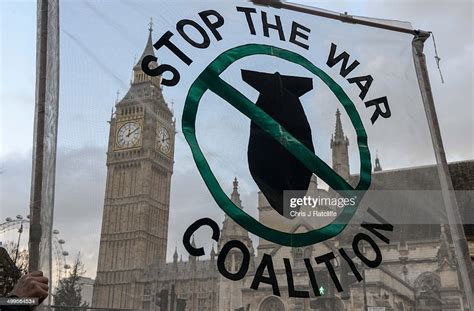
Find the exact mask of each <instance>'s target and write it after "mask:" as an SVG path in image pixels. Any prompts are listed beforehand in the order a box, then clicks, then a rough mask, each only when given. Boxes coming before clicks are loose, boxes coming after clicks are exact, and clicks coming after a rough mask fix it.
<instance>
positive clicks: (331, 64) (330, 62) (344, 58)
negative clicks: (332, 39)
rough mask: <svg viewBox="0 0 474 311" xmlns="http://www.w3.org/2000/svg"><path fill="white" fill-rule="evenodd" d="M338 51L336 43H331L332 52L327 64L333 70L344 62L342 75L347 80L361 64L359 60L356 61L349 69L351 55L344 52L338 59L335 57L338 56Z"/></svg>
mask: <svg viewBox="0 0 474 311" xmlns="http://www.w3.org/2000/svg"><path fill="white" fill-rule="evenodd" d="M336 49H337V45H335V44H334V43H331V52H330V53H329V57H328V61H327V62H326V64H327V65H328V66H329V67H330V68H332V67H334V66H335V65H336V64H337V63H339V62H340V61H341V60H342V66H341V71H340V74H341V76H342V77H344V78H345V77H346V76H347V75H348V74H349V73H351V72H352V70H354V69H355V68H356V67H357V66H359V65H360V63H359V62H358V61H357V60H355V61H354V62H353V63H352V64H351V65H350V66H349V67H347V63H348V62H349V58H350V55H349V54H347V52H343V53H342V54H339V55H338V56H337V57H334V56H335V55H336Z"/></svg>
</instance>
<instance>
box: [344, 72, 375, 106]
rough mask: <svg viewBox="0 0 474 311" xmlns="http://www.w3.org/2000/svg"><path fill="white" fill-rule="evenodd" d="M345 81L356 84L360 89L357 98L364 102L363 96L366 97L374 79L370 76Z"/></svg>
mask: <svg viewBox="0 0 474 311" xmlns="http://www.w3.org/2000/svg"><path fill="white" fill-rule="evenodd" d="M347 81H349V83H356V84H357V86H358V87H359V89H360V94H359V97H360V99H362V100H364V99H365V96H367V92H368V91H369V89H370V86H371V85H372V82H373V81H374V79H373V78H372V76H370V75H369V76H363V77H355V78H350V79H347ZM363 82H365V83H363Z"/></svg>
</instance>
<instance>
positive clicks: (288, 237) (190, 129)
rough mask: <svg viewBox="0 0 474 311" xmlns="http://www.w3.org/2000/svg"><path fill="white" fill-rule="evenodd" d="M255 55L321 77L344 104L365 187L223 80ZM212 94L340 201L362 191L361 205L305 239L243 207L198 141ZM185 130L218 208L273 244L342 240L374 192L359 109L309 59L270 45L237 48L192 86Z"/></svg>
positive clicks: (215, 62)
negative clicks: (203, 104) (201, 115)
mask: <svg viewBox="0 0 474 311" xmlns="http://www.w3.org/2000/svg"><path fill="white" fill-rule="evenodd" d="M252 55H269V56H273V57H278V58H281V59H284V60H287V61H289V62H292V63H295V64H297V65H300V66H302V67H304V68H306V69H307V70H308V71H310V72H311V73H313V74H314V75H316V76H317V77H319V78H320V79H321V80H322V81H323V82H324V83H325V84H326V85H327V86H328V87H329V89H330V90H331V91H332V92H333V93H334V95H335V96H336V97H337V98H338V100H339V102H340V103H341V104H342V106H343V107H344V109H345V111H346V113H347V114H348V115H349V118H350V120H351V122H352V124H353V126H354V128H355V131H356V134H357V145H358V148H359V157H360V162H361V164H360V178H359V183H358V185H357V186H356V187H355V188H353V187H352V186H351V185H350V184H349V183H347V181H345V180H344V179H343V178H342V177H341V176H339V175H338V174H337V173H336V172H334V171H333V170H332V169H331V168H330V167H329V166H328V165H327V164H326V163H325V162H324V161H322V160H321V159H320V158H319V157H318V156H317V155H315V154H314V153H313V152H311V151H310V150H309V149H308V148H307V147H306V146H305V145H304V144H302V143H301V142H300V141H298V140H297V139H296V138H295V137H293V136H292V135H291V134H290V133H289V132H288V131H287V130H286V129H285V128H284V127H282V126H281V125H280V124H279V123H278V122H276V121H275V120H274V119H273V118H271V117H270V116H269V115H268V114H267V113H265V112H264V111H263V110H262V109H260V108H259V107H257V106H256V105H255V104H254V103H252V102H251V101H250V100H249V99H247V98H246V97H245V96H244V95H242V94H241V93H240V92H239V91H238V90H236V89H235V88H233V87H232V86H231V85H229V84H228V83H226V82H225V81H223V80H222V79H221V78H220V77H219V75H220V74H221V73H222V72H224V70H226V69H227V68H228V67H229V66H230V65H231V64H232V63H234V62H235V61H237V60H239V59H241V58H244V57H248V56H252ZM207 90H210V91H212V92H214V93H215V94H217V95H218V96H220V97H221V98H222V99H224V100H225V101H227V102H228V103H229V104H231V105H232V106H233V107H235V108H236V109H237V110H238V111H240V112H241V113H243V114H244V115H245V116H247V117H248V118H249V119H250V120H252V121H253V122H254V123H256V124H257V125H258V126H259V127H260V128H261V129H262V130H264V131H265V132H266V133H268V134H269V135H271V136H272V137H273V138H274V139H275V140H276V141H278V142H279V143H280V144H281V145H282V146H284V147H285V148H286V149H287V150H288V152H290V153H291V154H292V155H293V156H295V157H296V158H297V159H298V160H300V161H301V163H303V164H304V165H305V166H306V167H307V168H308V169H309V170H311V172H313V173H314V174H316V175H317V176H318V177H319V178H321V179H322V180H323V181H324V182H326V184H328V185H329V186H330V187H331V188H332V189H334V190H336V191H337V192H338V193H339V194H340V195H342V196H345V197H348V196H355V192H356V191H357V198H356V204H355V205H353V206H346V207H345V208H344V210H343V211H342V212H341V214H339V215H338V216H337V217H336V219H334V221H333V222H331V223H330V224H328V225H326V226H324V227H322V228H319V229H315V230H312V231H308V232H304V233H288V232H282V231H279V230H276V229H273V228H269V227H267V226H265V225H263V224H261V223H260V222H258V221H257V220H256V219H254V218H253V217H252V216H250V215H249V214H247V213H246V212H245V211H243V210H242V209H240V208H239V207H237V206H236V205H235V204H234V203H233V202H232V201H231V200H230V199H229V197H228V196H227V195H226V194H225V192H224V191H223V190H222V188H221V186H220V185H219V182H218V181H217V179H216V177H215V176H214V174H213V173H212V171H211V168H210V167H209V163H208V162H207V160H206V158H205V157H204V154H203V153H202V150H201V148H200V146H199V143H198V141H197V138H196V126H195V125H196V115H197V110H198V107H199V102H200V101H201V98H202V96H203V95H204V93H205V92H206V91H207ZM182 124H183V133H184V137H185V138H186V141H187V142H188V144H189V146H190V148H191V152H192V154H193V157H194V161H195V163H196V165H197V168H198V170H199V172H200V174H201V176H202V178H203V179H204V182H205V183H206V186H207V188H208V189H209V191H210V192H211V194H212V196H213V197H214V200H215V201H216V203H217V204H218V205H219V207H220V208H221V209H222V210H223V211H224V212H225V213H226V214H227V215H228V216H229V217H231V218H232V219H233V220H234V221H235V222H236V223H238V224H239V225H240V226H241V227H243V228H244V229H246V230H247V231H249V232H252V233H253V234H256V235H257V236H259V237H261V238H263V239H265V240H267V241H271V242H273V243H277V244H279V245H284V246H290V247H301V246H307V245H312V244H316V243H319V242H322V241H325V240H328V239H330V238H333V237H335V236H337V235H338V234H339V233H341V232H342V230H344V228H345V227H346V225H347V223H349V221H350V219H351V218H352V216H353V215H354V214H355V212H356V210H357V207H358V206H359V203H360V201H361V200H362V197H363V193H364V192H365V191H366V190H367V189H369V187H370V183H371V170H372V165H371V160H370V152H369V148H368V146H367V134H366V132H365V129H364V126H363V124H362V120H361V119H360V116H359V113H358V112H357V109H356V107H355V105H354V103H353V102H352V101H351V100H350V98H349V97H348V96H347V94H346V93H345V92H344V91H343V89H342V88H341V87H340V86H339V85H338V84H337V83H336V82H335V81H334V80H333V79H332V78H331V77H329V76H328V75H327V74H326V73H325V72H324V71H322V70H321V69H319V68H318V67H316V66H315V65H313V64H312V63H311V62H310V61H309V60H307V59H306V58H304V57H303V56H301V55H298V54H296V53H294V52H291V51H288V50H285V49H281V48H277V47H273V46H268V45H260V44H248V45H243V46H239V47H236V48H232V49H230V50H228V51H226V52H224V53H222V54H221V55H219V56H218V57H217V58H216V59H215V60H214V61H213V62H212V63H211V64H210V65H209V66H207V68H206V69H205V70H204V71H203V72H202V73H201V74H200V75H199V77H198V78H197V79H196V80H195V81H194V83H193V84H192V85H191V88H190V89H189V92H188V95H187V97H186V102H185V105H184V110H183V119H182Z"/></svg>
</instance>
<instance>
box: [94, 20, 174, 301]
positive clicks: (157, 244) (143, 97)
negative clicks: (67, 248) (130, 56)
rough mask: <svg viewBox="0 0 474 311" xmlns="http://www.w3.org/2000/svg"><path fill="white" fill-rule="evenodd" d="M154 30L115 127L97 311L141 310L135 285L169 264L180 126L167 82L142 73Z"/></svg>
mask: <svg viewBox="0 0 474 311" xmlns="http://www.w3.org/2000/svg"><path fill="white" fill-rule="evenodd" d="M152 26H153V24H152V22H150V24H149V29H148V30H149V32H148V40H147V42H146V45H145V49H144V50H143V53H142V56H141V57H140V59H139V60H138V62H137V63H136V64H135V65H134V67H133V79H132V83H131V85H130V88H129V90H128V91H127V93H126V94H125V96H124V97H123V98H122V99H121V100H120V101H118V102H117V103H116V105H115V108H116V110H115V114H114V115H113V116H112V120H111V122H110V133H109V144H108V151H107V182H106V189H105V199H104V210H103V217H102V230H101V238H100V249H99V260H98V266H97V278H96V282H95V284H94V295H93V301H92V304H93V306H94V307H104V308H121V309H140V308H141V307H142V306H141V305H140V304H141V295H142V293H143V289H142V288H141V287H140V286H143V285H142V283H139V282H136V281H137V280H139V279H140V277H141V275H142V273H143V271H144V269H145V268H146V267H148V266H149V265H150V264H151V263H153V262H165V260H166V248H167V245H166V244H167V239H168V218H169V202H170V185H171V175H172V173H173V158H174V138H175V137H174V136H175V123H174V118H173V113H172V112H171V110H170V109H169V107H168V104H167V103H166V102H165V100H164V98H163V94H162V92H161V85H160V81H161V77H150V76H148V75H146V74H145V73H144V72H143V70H142V69H141V61H142V59H143V58H144V57H145V56H147V55H154V50H153V40H152V32H153V28H152ZM157 65H158V64H151V66H157Z"/></svg>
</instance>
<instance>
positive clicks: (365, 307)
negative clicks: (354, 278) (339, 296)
mask: <svg viewBox="0 0 474 311" xmlns="http://www.w3.org/2000/svg"><path fill="white" fill-rule="evenodd" d="M363 269H364V270H363V271H362V274H363V275H362V277H363V280H362V282H363V283H362V289H363V291H364V311H367V310H368V309H369V308H368V306H367V285H366V282H365V267H364V268H363Z"/></svg>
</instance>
